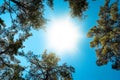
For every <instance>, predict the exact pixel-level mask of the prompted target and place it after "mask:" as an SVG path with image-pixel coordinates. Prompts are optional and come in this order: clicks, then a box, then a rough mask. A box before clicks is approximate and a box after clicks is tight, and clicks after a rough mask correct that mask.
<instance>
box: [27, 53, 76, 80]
mask: <svg viewBox="0 0 120 80" xmlns="http://www.w3.org/2000/svg"><path fill="white" fill-rule="evenodd" d="M26 59H27V60H28V61H29V62H30V67H28V68H29V69H30V70H29V72H28V74H27V75H26V79H27V80H73V78H72V73H74V68H73V67H72V66H67V64H62V65H59V64H58V62H59V60H60V58H58V57H57V56H56V55H55V53H49V54H47V53H46V51H45V52H44V53H43V54H42V56H41V57H39V56H38V55H34V54H33V53H31V52H29V53H28V54H27V55H26Z"/></svg>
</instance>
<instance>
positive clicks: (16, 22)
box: [0, 0, 120, 80]
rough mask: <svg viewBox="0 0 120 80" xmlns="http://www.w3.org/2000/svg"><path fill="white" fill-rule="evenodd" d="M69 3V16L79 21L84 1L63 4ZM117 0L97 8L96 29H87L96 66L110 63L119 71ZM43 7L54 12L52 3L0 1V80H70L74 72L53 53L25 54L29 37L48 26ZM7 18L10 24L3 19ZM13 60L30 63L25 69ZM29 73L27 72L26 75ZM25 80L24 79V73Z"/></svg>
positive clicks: (108, 0) (46, 0)
mask: <svg viewBox="0 0 120 80" xmlns="http://www.w3.org/2000/svg"><path fill="white" fill-rule="evenodd" d="M64 1H65V2H68V3H69V7H70V10H71V15H72V16H73V17H79V18H82V17H83V16H84V11H86V10H87V9H88V2H87V0H64ZM118 3H119V0H115V1H112V0H105V4H104V5H103V6H101V7H100V12H99V17H100V18H99V20H98V21H97V23H98V25H95V26H94V27H92V28H91V29H90V31H89V32H88V34H87V36H88V37H92V38H93V41H91V42H90V46H91V47H92V48H93V47H94V48H96V55H97V61H96V63H97V65H98V66H101V65H105V64H107V63H108V62H111V63H112V68H113V69H116V70H120V35H119V34H120V28H119V26H120V9H119V5H118ZM45 5H48V6H49V7H50V8H51V9H53V10H54V0H2V1H1V3H0V80H59V79H61V80H73V77H72V73H74V72H75V71H74V68H73V67H72V66H68V65H67V64H62V65H60V64H59V63H58V62H59V60H60V59H59V58H58V57H57V56H56V55H55V54H54V53H49V54H47V53H46V51H45V52H44V53H43V54H42V55H41V56H40V55H34V54H33V53H32V52H28V53H24V51H23V48H24V47H25V46H24V44H23V43H24V42H25V41H26V40H27V39H28V38H29V37H30V36H32V33H31V30H32V29H35V30H38V29H41V28H43V25H44V24H45V23H46V22H47V19H46V18H45V17H44V10H45ZM5 15H9V19H10V22H9V24H8V23H6V22H5V20H6V19H5V18H3V17H2V16H5ZM16 56H22V57H25V58H26V59H27V60H28V62H29V63H30V65H29V66H27V67H24V66H21V65H20V60H19V59H18V58H16ZM27 70H28V71H27ZM24 72H27V73H26V74H25V76H26V77H24V76H23V73H24Z"/></svg>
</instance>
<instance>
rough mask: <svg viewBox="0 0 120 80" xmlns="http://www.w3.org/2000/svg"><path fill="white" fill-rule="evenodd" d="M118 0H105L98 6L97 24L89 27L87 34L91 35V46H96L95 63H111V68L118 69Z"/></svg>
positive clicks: (119, 46)
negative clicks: (112, 0)
mask: <svg viewBox="0 0 120 80" xmlns="http://www.w3.org/2000/svg"><path fill="white" fill-rule="evenodd" d="M118 3H119V2H118V0H116V1H114V2H111V0H105V4H104V5H103V6H102V7H100V12H99V17H100V18H99V20H98V21H97V22H98V25H97V26H94V27H93V28H91V29H90V30H89V32H88V34H87V36H88V37H90V38H91V37H93V40H92V41H91V42H90V46H91V47H95V48H96V55H97V61H96V63H97V65H98V66H101V65H105V64H107V63H108V62H111V63H112V68H113V69H116V70H119V69H120V24H119V23H120V14H119V12H120V10H118V6H119V5H118Z"/></svg>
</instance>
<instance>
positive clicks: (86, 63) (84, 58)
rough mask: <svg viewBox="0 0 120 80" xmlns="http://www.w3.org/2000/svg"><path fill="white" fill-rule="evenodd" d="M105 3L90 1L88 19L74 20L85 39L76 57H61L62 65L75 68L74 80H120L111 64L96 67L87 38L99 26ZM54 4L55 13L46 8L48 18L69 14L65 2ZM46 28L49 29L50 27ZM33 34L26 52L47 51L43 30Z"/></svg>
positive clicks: (100, 0)
mask: <svg viewBox="0 0 120 80" xmlns="http://www.w3.org/2000/svg"><path fill="white" fill-rule="evenodd" d="M103 3H104V0H97V1H95V2H91V0H89V9H88V11H86V12H85V14H87V15H88V17H87V18H86V19H85V20H83V21H80V20H78V19H74V22H76V23H77V25H78V26H80V28H81V30H82V32H83V34H82V35H83V36H84V39H82V40H81V41H80V44H79V51H78V52H77V53H75V55H74V56H70V55H67V56H62V57H61V63H63V62H66V63H67V64H68V65H72V66H73V67H74V68H75V70H76V72H75V73H74V74H73V76H74V80H120V71H116V70H113V69H111V65H110V64H108V65H105V66H102V67H98V66H97V65H96V55H95V51H94V49H92V48H90V46H89V42H90V41H91V39H89V38H87V37H86V34H87V32H88V31H89V29H90V28H91V27H93V26H94V25H96V24H97V23H96V20H97V19H98V18H99V17H98V12H99V8H100V6H101V5H103ZM54 4H55V5H54V10H53V11H52V10H50V9H49V8H48V7H47V8H46V11H45V17H46V18H48V19H50V18H51V17H59V16H63V15H67V14H68V13H69V7H68V3H65V2H63V0H55V2H54ZM81 25H82V27H81ZM46 27H49V25H47V26H46ZM32 32H33V36H32V37H30V38H29V39H28V40H27V41H26V42H25V45H26V47H25V50H26V51H28V50H31V51H33V52H34V53H35V54H40V53H42V52H43V51H44V50H45V49H46V46H45V44H46V42H45V31H44V30H42V29H41V30H39V31H32ZM49 51H51V50H48V52H49ZM23 64H24V63H23Z"/></svg>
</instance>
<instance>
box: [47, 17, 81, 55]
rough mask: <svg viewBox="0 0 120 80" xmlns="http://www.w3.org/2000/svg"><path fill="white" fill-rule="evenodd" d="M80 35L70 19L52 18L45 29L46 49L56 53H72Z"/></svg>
mask: <svg viewBox="0 0 120 80" xmlns="http://www.w3.org/2000/svg"><path fill="white" fill-rule="evenodd" d="M80 37H81V35H80V32H79V29H78V27H77V26H76V25H75V24H74V23H73V22H72V20H71V19H70V17H67V18H65V17H64V18H54V19H52V20H51V21H50V24H49V25H48V28H47V47H48V49H52V50H53V51H55V52H57V53H63V52H74V51H76V49H77V45H78V42H79V39H80Z"/></svg>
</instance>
